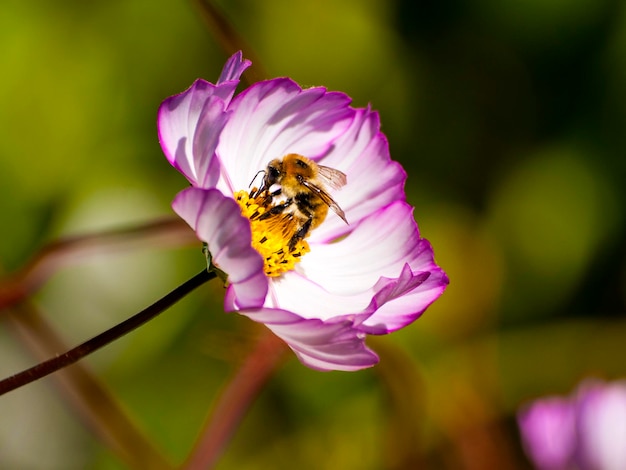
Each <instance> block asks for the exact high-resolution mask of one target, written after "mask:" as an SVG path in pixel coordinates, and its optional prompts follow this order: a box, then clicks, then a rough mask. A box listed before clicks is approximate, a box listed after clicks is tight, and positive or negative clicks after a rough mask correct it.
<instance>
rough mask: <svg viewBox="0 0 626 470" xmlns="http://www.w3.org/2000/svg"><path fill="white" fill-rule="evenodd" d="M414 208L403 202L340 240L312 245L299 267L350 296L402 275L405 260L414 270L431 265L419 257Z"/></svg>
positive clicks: (330, 288) (376, 213)
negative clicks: (386, 278)
mask: <svg viewBox="0 0 626 470" xmlns="http://www.w3.org/2000/svg"><path fill="white" fill-rule="evenodd" d="M412 211H413V209H412V208H411V207H410V206H409V205H408V204H406V203H405V202H401V201H399V202H396V203H393V204H391V205H389V206H387V207H386V208H384V209H381V210H379V211H377V212H375V213H373V214H371V215H370V216H369V217H367V218H365V219H363V220H362V221H361V222H360V223H359V224H358V225H357V226H356V227H354V230H353V231H352V232H351V233H350V234H349V235H348V236H347V237H346V238H344V239H342V240H340V241H338V242H336V243H329V244H315V245H313V244H311V252H310V253H307V255H306V256H304V257H303V258H302V261H301V262H300V267H299V269H301V270H302V272H303V273H304V274H305V275H306V276H307V277H308V278H309V279H311V280H312V281H313V282H315V283H317V284H319V285H321V286H323V287H324V288H325V289H327V290H328V291H330V292H333V293H336V294H342V295H350V294H355V293H358V292H363V291H365V290H368V289H371V288H372V287H373V286H374V285H375V284H376V283H377V282H378V279H379V278H380V277H381V276H385V277H390V278H395V277H397V276H399V275H400V272H401V271H402V268H403V266H404V264H405V263H408V264H409V265H410V266H411V268H412V269H413V270H422V266H424V267H425V268H426V267H431V265H429V264H424V262H425V261H427V260H426V259H424V260H421V259H420V258H419V256H420V255H421V253H420V252H418V251H417V249H418V244H419V241H420V238H419V232H418V230H417V225H416V223H415V221H414V219H413V215H412Z"/></svg>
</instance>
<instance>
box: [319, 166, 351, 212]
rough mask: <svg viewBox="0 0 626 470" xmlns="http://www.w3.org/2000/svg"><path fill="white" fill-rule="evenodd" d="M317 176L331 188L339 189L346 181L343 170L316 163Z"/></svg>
mask: <svg viewBox="0 0 626 470" xmlns="http://www.w3.org/2000/svg"><path fill="white" fill-rule="evenodd" d="M317 177H318V178H319V179H320V181H321V182H322V183H324V184H325V185H327V186H328V187H329V188H331V189H340V188H342V187H343V186H345V185H346V183H347V182H348V178H347V177H346V174H345V173H344V172H342V171H339V170H335V169H334V168H330V167H328V166H324V165H317ZM329 205H330V204H329ZM331 207H332V206H331Z"/></svg>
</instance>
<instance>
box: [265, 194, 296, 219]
mask: <svg viewBox="0 0 626 470" xmlns="http://www.w3.org/2000/svg"><path fill="white" fill-rule="evenodd" d="M291 202H292V201H291V198H289V199H287V200H286V201H285V202H283V203H282V204H278V205H277V206H274V207H272V208H271V209H270V210H268V211H267V212H265V213H263V214H261V217H259V220H264V219H267V218H268V217H271V216H273V215H278V214H282V213H283V211H284V210H285V209H287V208H288V207H289V206H290V205H291Z"/></svg>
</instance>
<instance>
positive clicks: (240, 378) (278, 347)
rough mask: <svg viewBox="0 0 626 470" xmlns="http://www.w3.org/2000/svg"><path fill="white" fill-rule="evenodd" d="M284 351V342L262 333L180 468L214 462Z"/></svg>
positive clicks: (197, 466)
mask: <svg viewBox="0 0 626 470" xmlns="http://www.w3.org/2000/svg"><path fill="white" fill-rule="evenodd" d="M286 350H287V347H286V345H285V343H283V342H282V341H281V340H280V339H278V338H277V337H276V336H274V335H273V334H272V333H269V332H266V334H265V336H263V337H262V338H261V340H260V341H259V343H258V344H257V346H256V348H255V350H254V351H253V352H252V354H250V356H248V358H247V359H246V361H245V362H244V363H243V365H242V366H241V367H240V368H239V370H238V371H237V372H236V373H235V375H234V376H233V378H232V380H231V381H230V382H229V383H228V385H227V386H226V387H225V388H224V389H223V390H222V393H221V395H220V397H219V398H218V401H217V403H216V405H215V408H214V410H213V413H211V415H210V416H209V418H208V420H207V421H206V423H205V425H204V428H203V430H202V433H201V435H200V437H199V439H198V441H197V442H196V445H195V447H194V449H193V451H192V452H191V454H190V455H189V457H188V458H187V461H186V462H185V464H184V465H183V466H182V467H181V469H183V470H194V469H198V468H203V469H208V468H212V467H213V466H214V465H215V463H216V462H217V460H218V458H219V457H220V456H221V455H222V453H223V451H224V448H225V446H226V444H227V443H228V441H229V439H230V438H231V437H232V435H233V433H234V431H235V429H236V427H237V425H238V424H239V423H240V422H241V420H242V418H243V416H244V414H245V412H246V411H247V410H248V408H249V407H250V405H251V404H252V402H253V401H254V399H255V398H256V397H257V396H258V394H259V391H260V390H261V388H262V387H263V385H264V384H265V383H266V382H267V380H268V379H269V377H270V376H271V374H272V372H273V371H274V370H275V368H276V367H277V365H278V363H279V361H280V359H281V358H282V357H284V352H285V351H286Z"/></svg>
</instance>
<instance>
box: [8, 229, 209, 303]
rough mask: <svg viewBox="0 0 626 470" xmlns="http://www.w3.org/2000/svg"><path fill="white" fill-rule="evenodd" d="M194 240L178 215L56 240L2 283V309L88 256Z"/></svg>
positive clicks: (184, 243) (175, 244)
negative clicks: (138, 224) (64, 268)
mask: <svg viewBox="0 0 626 470" xmlns="http://www.w3.org/2000/svg"><path fill="white" fill-rule="evenodd" d="M192 242H196V243H197V238H196V237H195V235H194V233H193V231H192V230H191V229H190V228H189V226H188V225H187V224H186V223H185V222H184V221H183V220H182V219H179V218H168V219H163V220H158V221H155V222H150V223H147V224H145V225H140V226H136V227H130V228H123V229H118V230H111V231H107V232H102V233H96V234H87V235H79V236H74V237H68V238H64V239H61V240H57V241H55V242H52V243H50V244H48V245H46V246H44V247H43V248H42V249H41V250H40V251H39V252H38V253H37V254H36V255H35V256H33V257H32V258H31V260H30V261H29V262H28V263H27V264H26V265H25V266H24V267H23V268H22V269H20V270H19V271H17V272H15V273H14V274H13V275H11V276H9V277H7V278H5V279H3V280H2V282H0V310H2V309H4V308H7V307H10V306H12V305H15V304H16V303H18V302H20V301H22V300H23V299H25V298H26V297H28V296H29V295H30V294H32V293H33V292H34V291H36V290H37V289H38V288H39V287H40V286H41V285H42V284H43V283H44V282H45V281H46V279H48V277H50V275H52V274H53V273H54V272H55V271H57V270H58V269H59V268H60V267H62V266H67V265H69V264H72V263H76V262H77V261H80V260H82V259H83V258H85V257H87V256H92V255H94V254H102V253H107V254H108V253H111V252H112V251H117V250H119V251H121V250H129V249H133V248H137V247H138V246H139V247H146V246H154V245H156V244H158V245H160V246H164V245H174V246H182V245H186V244H188V243H192Z"/></svg>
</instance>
